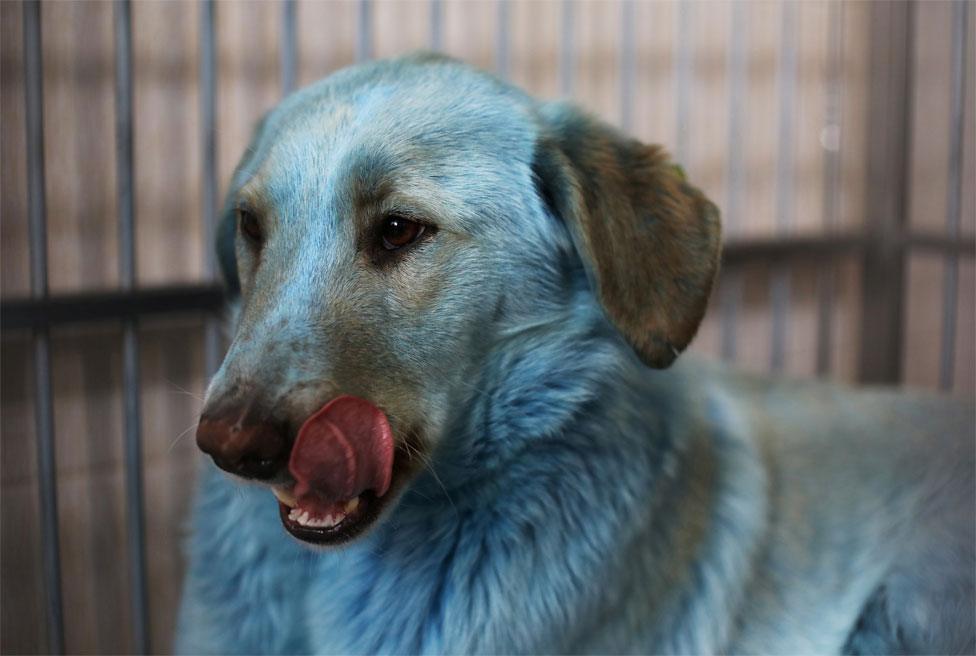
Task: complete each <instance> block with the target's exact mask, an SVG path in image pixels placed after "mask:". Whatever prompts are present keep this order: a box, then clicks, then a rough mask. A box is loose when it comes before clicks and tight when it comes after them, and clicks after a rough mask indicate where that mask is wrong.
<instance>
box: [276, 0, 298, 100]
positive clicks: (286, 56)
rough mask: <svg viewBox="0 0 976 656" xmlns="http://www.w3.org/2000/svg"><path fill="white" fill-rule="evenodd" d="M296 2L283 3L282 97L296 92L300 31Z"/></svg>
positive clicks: (281, 48)
mask: <svg viewBox="0 0 976 656" xmlns="http://www.w3.org/2000/svg"><path fill="white" fill-rule="evenodd" d="M295 14H296V11H295V0H284V2H282V3H281V43H280V44H279V45H280V48H279V49H280V51H281V95H282V96H287V95H288V94H289V93H291V92H292V91H294V90H295V69H296V67H297V64H296V62H297V60H298V30H297V27H296V16H295Z"/></svg>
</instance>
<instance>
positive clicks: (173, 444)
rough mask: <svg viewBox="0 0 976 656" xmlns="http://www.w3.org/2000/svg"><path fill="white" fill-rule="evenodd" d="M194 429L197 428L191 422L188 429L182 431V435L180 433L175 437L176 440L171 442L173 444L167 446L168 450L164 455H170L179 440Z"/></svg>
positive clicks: (194, 423)
mask: <svg viewBox="0 0 976 656" xmlns="http://www.w3.org/2000/svg"><path fill="white" fill-rule="evenodd" d="M196 427H197V424H196V422H193V423H192V424H190V426H189V428H187V429H186V430H185V431H183V432H182V433H180V434H179V435H177V436H176V439H175V440H173V442H172V443H171V444H170V445H169V448H168V449H166V453H170V452H171V451H172V450H173V448H174V447H175V446H176V443H177V442H179V441H180V440H181V439H183V437H184V436H185V435H186V434H187V433H189V432H190V431H191V430H193V429H194V428H196Z"/></svg>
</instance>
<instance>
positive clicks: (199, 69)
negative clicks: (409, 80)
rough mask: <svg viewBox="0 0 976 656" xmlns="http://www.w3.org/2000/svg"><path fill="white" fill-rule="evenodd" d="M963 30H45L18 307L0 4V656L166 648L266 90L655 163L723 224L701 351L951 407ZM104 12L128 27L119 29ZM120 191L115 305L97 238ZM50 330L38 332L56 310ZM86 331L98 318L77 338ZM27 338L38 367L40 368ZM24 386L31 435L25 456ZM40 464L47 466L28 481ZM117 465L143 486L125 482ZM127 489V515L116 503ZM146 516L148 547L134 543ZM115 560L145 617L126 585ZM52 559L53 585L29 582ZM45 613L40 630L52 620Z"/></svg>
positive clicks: (18, 123)
mask: <svg viewBox="0 0 976 656" xmlns="http://www.w3.org/2000/svg"><path fill="white" fill-rule="evenodd" d="M974 9H976V8H974V7H971V6H969V7H967V6H966V5H964V4H963V3H962V2H918V3H910V2H898V3H890V4H889V3H882V2H876V3H864V2H859V3H850V4H848V3H844V4H841V3H832V2H820V1H817V0H807V1H805V2H802V3H792V2H790V3H783V2H711V1H702V2H689V3H670V2H642V1H638V0H633V1H631V0H593V1H585V2H584V1H574V0H567V1H556V0H552V1H535V0H507V1H506V0H498V1H496V0H332V1H321V2H313V1H309V0H299V1H297V2H236V1H228V2H220V3H217V4H216V5H207V4H195V3H194V4H191V3H183V2H157V1H144V2H137V3H133V4H132V5H131V6H129V5H124V4H112V3H107V2H50V3H45V4H43V5H42V6H41V7H40V11H39V26H40V32H39V34H40V37H41V41H40V43H41V46H40V50H39V52H40V54H41V63H40V69H39V70H40V76H39V78H38V79H39V82H40V84H39V87H38V88H39V90H40V92H41V95H42V97H43V115H42V116H41V115H39V114H38V115H37V116H38V117H40V119H41V120H40V127H41V128H42V129H43V156H44V157H43V160H44V162H43V163H44V173H45V180H44V187H43V192H44V194H43V197H44V200H45V201H46V221H47V234H46V239H45V240H44V242H43V243H45V244H46V247H47V251H48V262H47V265H46V267H44V271H46V274H47V277H48V281H47V282H48V290H47V292H46V293H47V294H49V296H48V297H46V296H45V292H44V290H42V289H39V288H38V287H37V285H36V284H35V287H34V300H30V298H31V294H32V285H31V269H30V259H31V249H30V248H29V239H30V231H29V222H28V215H29V196H28V177H29V167H28V159H29V155H31V146H29V145H28V144H29V142H28V138H29V135H28V134H27V131H26V130H25V125H26V123H27V119H28V116H26V111H27V110H26V105H25V103H26V101H27V98H26V95H27V91H28V89H29V86H30V85H29V84H28V83H29V82H30V78H29V77H28V76H27V75H26V74H25V63H26V62H25V52H29V51H30V49H31V44H30V43H29V42H28V43H26V44H25V36H26V35H27V32H29V29H28V30H27V31H25V18H26V17H27V14H29V13H30V8H29V7H28V6H27V5H25V4H24V3H22V2H3V3H0V66H2V68H0V115H2V125H0V184H2V194H0V212H2V215H0V219H2V220H0V243H2V248H0V258H2V259H0V275H2V278H0V280H2V284H0V293H2V301H3V308H2V312H0V317H2V318H3V322H4V324H3V337H2V352H0V357H2V379H0V386H2V408H0V409H2V419H0V431H2V442H0V449H2V469H0V475H2V480H0V491H2V526H0V529H2V534H0V546H2V552H0V577H2V600H0V622H2V632H0V651H2V652H4V653H31V652H43V651H47V650H50V649H54V648H57V647H58V646H59V641H63V642H61V645H62V648H63V649H64V650H66V651H68V652H71V653H96V652H99V653H105V652H113V653H119V652H127V651H143V650H145V649H147V648H148V649H151V650H152V651H162V652H164V651H167V650H168V649H169V648H170V647H171V644H172V642H171V637H172V632H173V627H174V621H175V608H176V604H177V602H178V598H179V592H180V585H181V576H182V567H183V559H182V556H181V552H180V545H181V541H182V539H183V532H182V527H183V522H184V518H185V516H186V512H187V509H188V506H189V501H190V497H191V494H192V490H193V480H194V475H195V470H196V468H197V466H198V464H199V461H200V459H201V456H200V455H199V454H198V453H197V451H196V449H195V446H194V440H193V429H194V427H195V422H196V415H197V412H198V410H199V408H200V400H201V396H202V394H203V390H204V388H205V385H206V380H207V371H208V370H212V367H213V365H214V361H215V358H218V357H219V348H220V343H221V341H220V340H219V339H217V340H215V339H214V331H213V327H214V325H215V320H214V317H215V316H216V315H217V314H219V294H218V292H217V289H216V286H215V282H214V279H213V277H212V261H211V260H208V256H207V253H208V252H209V237H208V236H207V235H208V225H209V217H210V208H212V206H213V204H214V203H215V202H219V201H217V200H215V197H217V196H219V194H221V193H223V190H224V189H225V188H226V185H227V182H228V180H229V177H230V174H231V171H232V169H233V167H234V165H235V163H236V161H237V159H238V158H239V157H240V155H241V153H242V150H243V148H244V145H245V144H246V142H247V138H248V133H249V131H250V129H251V128H252V127H253V126H254V124H255V122H256V121H257V119H258V118H259V117H260V116H261V115H262V113H263V112H265V111H266V110H267V109H269V108H270V107H272V106H273V105H274V104H275V103H276V102H277V101H278V100H279V99H280V98H281V97H282V94H283V93H284V92H285V90H286V89H287V88H289V87H291V86H295V85H298V86H300V85H304V84H307V83H309V82H312V81H314V80H316V79H318V78H320V77H322V76H325V75H327V74H328V73H329V72H331V71H333V70H336V69H338V68H340V67H343V66H346V65H349V64H352V63H354V62H356V61H357V60H362V59H367V58H372V57H388V56H394V55H397V54H400V53H404V52H409V51H412V50H416V49H419V48H433V49H438V50H442V51H444V52H447V53H449V54H451V55H454V56H456V57H459V58H461V59H463V60H465V61H467V62H470V63H472V64H474V65H476V66H479V67H482V68H485V69H488V70H492V71H495V72H496V73H497V74H499V75H500V76H502V77H505V78H507V79H509V80H510V81H512V82H513V83H515V84H517V85H520V86H522V87H524V88H525V89H527V90H528V91H529V92H531V93H533V94H536V95H538V96H540V97H544V98H556V97H571V98H573V99H575V100H576V101H577V102H579V103H580V104H582V105H583V106H585V107H587V108H588V109H590V110H592V111H593V112H595V113H597V114H598V115H600V116H602V117H603V118H605V119H606V120H607V121H610V122H611V123H614V124H617V125H619V126H621V127H623V128H624V129H626V130H627V131H629V132H630V133H632V134H634V135H635V136H637V137H639V138H641V139H644V140H646V141H651V142H658V143H663V144H665V145H666V146H667V147H668V148H669V149H670V150H671V151H672V152H673V153H674V155H675V157H676V159H677V160H678V161H679V162H681V164H682V165H683V166H684V168H685V169H686V171H687V172H688V174H689V176H690V177H691V179H692V180H693V181H695V182H696V183H697V184H698V185H699V186H701V187H702V188H704V189H705V190H706V192H707V193H708V195H709V196H710V197H711V198H712V199H713V200H715V201H716V202H717V203H718V204H719V205H720V206H721V208H722V210H723V218H724V222H725V235H726V241H727V252H726V259H725V263H724V268H723V273H722V277H721V282H720V284H719V286H718V288H717V289H716V291H715V293H714V295H713V301H712V308H711V309H710V311H709V314H708V316H707V318H706V322H705V325H704V326H703V328H702V330H701V332H700V334H699V337H698V338H697V340H696V341H695V343H694V350H696V351H698V352H699V353H701V354H703V355H705V356H707V357H715V358H725V359H726V360H729V361H731V362H734V363H735V364H736V366H740V367H744V368H746V369H750V370H753V371H757V372H771V373H773V374H774V375H781V376H790V377H813V376H822V377H827V378H834V379H838V380H841V381H845V382H885V383H890V384H898V385H909V386H914V387H922V388H929V389H940V388H941V389H943V390H946V391H948V392H950V393H952V394H956V395H959V396H964V397H970V398H972V396H973V391H974V389H976V354H974V341H976V336H974V326H976V321H974V286H976V270H974V260H973V255H974V252H973V251H974V246H973V245H974V234H976V184H974V181H976V175H974V174H976V163H974V157H976V135H974V126H976V122H974V116H973V112H974V102H973V101H974V89H976V84H973V83H972V82H973V80H972V75H973V70H972V65H971V64H972V62H973V60H974V39H973V34H974V26H976V11H974ZM120 12H124V13H126V15H127V16H128V17H129V19H130V21H131V22H130V23H128V24H125V23H124V22H123V23H116V20H118V19H119V16H120ZM210 18H212V19H213V22H212V23H210ZM119 25H123V27H122V29H123V32H126V33H128V34H130V35H131V54H132V58H131V60H128V61H129V63H130V64H131V71H130V78H129V79H131V82H132V87H131V101H132V106H131V115H130V114H126V112H125V108H124V107H123V108H122V110H121V111H122V116H123V118H124V117H125V116H131V118H132V130H131V136H132V140H131V142H129V145H131V150H126V147H125V143H126V135H127V134H128V132H127V130H126V128H125V123H124V121H123V122H122V123H117V121H118V120H119V118H120V113H119V112H120V110H119V109H118V108H117V105H116V100H117V98H118V95H117V94H119V93H122V94H123V95H125V89H124V88H120V83H119V82H118V80H119V79H123V78H124V77H125V75H124V74H123V78H118V77H117V71H116V68H115V67H116V63H117V62H116V55H117V54H118V53H119V52H123V53H124V50H123V51H119V50H118V46H117V37H118V36H119V34H120V33H119V32H117V30H118V29H119ZM26 38H27V39H28V41H29V40H30V37H26ZM25 45H26V46H27V48H26V49H25ZM211 46H212V47H213V52H212V54H213V55H214V58H213V60H212V62H213V67H212V68H208V62H209V61H210V60H209V59H208V54H209V51H208V48H210V47H211ZM122 47H123V48H124V45H123V46H122ZM967 63H968V64H967ZM966 65H968V68H966ZM208 72H212V73H214V74H215V83H214V86H213V87H210V86H208ZM211 88H212V90H213V91H215V95H214V96H211V95H210V94H209V91H210V90H211ZM211 102H213V103H214V104H213V105H210V103H211ZM208 107H212V108H213V110H214V113H213V116H212V118H213V123H212V124H211V122H210V114H209V113H208ZM119 126H121V127H119ZM120 130H121V132H120ZM208 135H211V136H212V137H213V141H212V148H208V146H207V143H208V141H207V136H208ZM120 137H121V142H122V143H123V147H122V149H120V148H119V146H118V144H119V142H120ZM126 153H130V154H131V156H132V168H131V172H132V181H133V183H134V184H133V186H132V187H129V186H128V185H127V184H126V183H125V175H126V173H125V172H126V171H127V170H129V169H128V167H127V166H126V163H127V161H128V160H127V155H126ZM37 154H38V153H37V152H34V153H33V155H34V156H35V157H36V155H37ZM120 158H121V159H120ZM210 158H212V159H210ZM129 190H131V191H132V192H133V194H134V195H133V196H131V199H132V206H131V209H132V212H131V216H132V217H133V218H134V226H135V232H134V242H133V248H134V250H133V255H134V260H133V261H132V264H134V270H133V275H132V278H134V280H132V281H131V282H133V283H134V285H130V284H129V282H130V276H129V275H128V274H127V268H126V267H127V257H128V255H127V253H126V236H125V234H124V231H123V233H120V218H121V219H124V218H125V216H128V212H127V211H126V210H125V209H124V208H125V207H127V206H126V202H127V201H126V198H127V194H126V192H127V191H129ZM123 223H124V220H123ZM36 275H37V274H36V272H35V277H36ZM35 283H36V281H35ZM130 287H132V289H129V288H130ZM167 294H168V295H167ZM160 298H163V299H164V300H165V302H163V301H160V300H159V299H160ZM147 299H149V300H147ZM153 299H155V300H153ZM61 300H64V302H65V303H66V304H65V305H63V306H62V311H61V313H60V314H58V312H56V311H55V310H52V309H51V307H52V303H56V302H60V301H61ZM86 308H87V309H86ZM120 308H122V309H120ZM125 308H130V310H126V309H125ZM131 308H135V309H131ZM139 308H142V309H139ZM129 312H132V313H134V314H129ZM86 314H99V315H100V316H101V317H102V320H100V321H84V322H82V321H79V320H78V319H81V318H83V317H84V316H85V315H86ZM126 326H128V327H126ZM208 326H209V328H208ZM208 335H209V337H208ZM38 340H42V341H44V342H46V343H47V346H46V347H45V349H47V355H48V356H49V361H50V364H49V367H46V366H45V363H44V362H43V361H41V362H39V361H37V360H36V355H37V354H38V353H39V351H38V350H37V348H38V343H39V342H38ZM126 340H129V341H128V342H127V341H126ZM126 343H128V345H129V347H128V348H129V349H130V352H129V354H128V355H126V347H125V344H126ZM208 344H209V346H208ZM133 363H135V365H137V367H136V368H135V369H133V368H132V364H133ZM45 371H47V372H49V374H50V383H51V389H50V392H51V394H50V401H51V404H52V405H51V407H52V415H51V416H52V418H53V430H52V431H50V432H45V431H44V430H42V431H40V433H39V431H38V426H40V425H43V424H44V422H45V418H44V412H43V410H44V398H43V397H44V394H43V385H41V386H40V387H39V386H38V385H37V383H38V382H41V383H43V382H44V372H45ZM38 376H40V377H41V378H38ZM38 390H41V392H42V394H41V397H42V398H41V403H40V404H39V403H38ZM133 400H134V404H133ZM39 410H40V412H39ZM134 420H136V421H135V423H133V421H134ZM43 434H47V435H49V436H50V437H51V439H52V440H53V450H52V451H43V450H42V452H40V455H39V452H38V450H37V444H38V435H43ZM127 439H128V440H129V441H128V442H127V441H126V440H127ZM133 440H135V442H133ZM42 443H43V441H42ZM133 444H136V445H137V446H139V445H141V451H140V450H139V449H136V450H135V451H133V450H132V449H133ZM127 454H128V457H129V458H130V461H131V460H132V459H133V458H135V462H136V463H138V465H139V466H137V467H134V468H133V467H132V466H131V464H130V467H129V469H128V470H127V468H126V466H125V461H126V457H127ZM45 463H48V464H49V465H51V470H50V476H48V478H47V481H48V483H49V484H50V483H53V484H54V486H53V490H54V494H53V497H52V498H53V500H54V501H56V503H57V506H58V513H57V515H56V517H54V518H50V517H48V515H46V514H45V511H44V509H45V508H46V509H48V510H49V509H50V505H47V506H44V503H43V499H44V497H43V494H41V493H40V491H41V490H44V489H51V487H48V488H45V487H44V480H45V479H44V478H43V477H41V478H40V479H39V475H38V471H39V466H40V468H41V470H42V471H43V470H44V465H45ZM140 481H141V482H142V484H143V485H142V489H143V490H144V497H143V498H142V500H141V503H139V502H138V500H139V498H140V497H139V496H138V495H136V496H135V497H133V494H132V490H133V489H136V490H137V491H138V488H133V487H132V485H138V483H139V482H140ZM127 490H128V491H127ZM133 498H135V499H136V500H137V503H136V505H137V506H138V507H137V508H135V509H133V507H132V506H133V504H132V503H131V500H132V499H133ZM42 506H43V507H42ZM140 510H141V511H144V514H143V515H141V514H140V512H139V511H140ZM140 516H141V521H142V522H144V534H143V535H144V539H145V542H144V545H143V543H141V542H140V541H139V530H138V526H137V527H136V529H135V531H133V524H132V518H136V519H139V518H140ZM46 517H47V518H48V519H49V520H50V521H49V522H48V524H47V526H48V529H47V530H48V533H47V534H51V528H52V526H53V528H56V529H57V530H58V535H59V537H58V541H57V544H56V545H52V546H54V547H55V548H54V549H49V550H48V551H45V549H44V544H43V541H42V537H41V530H42V526H44V523H45V518H46ZM133 545H135V548H134V549H133V548H132V546H133ZM139 553H143V554H144V558H145V568H146V569H145V574H146V576H145V584H146V585H145V588H144V589H141V588H140V587H139V585H138V584H137V585H133V581H134V573H137V572H138V571H139V565H140V563H139V556H138V554H139ZM45 554H47V556H48V557H55V556H56V557H57V558H58V563H57V564H59V565H60V573H59V575H58V576H57V577H55V578H54V580H53V581H52V576H51V575H50V573H51V572H52V571H53V570H52V569H50V568H51V563H52V561H51V560H48V561H47V562H48V568H49V569H48V570H47V572H48V573H49V574H48V576H47V578H45V574H44V572H45V569H44V558H45ZM135 578H138V577H135ZM53 582H59V583H60V586H59V589H60V591H61V592H60V594H61V599H60V603H59V604H55V605H54V606H52V604H51V602H52V600H53V601H57V597H56V595H55V594H54V593H53V592H52V590H54V588H52V587H51V585H52V583H53ZM140 600H144V601H145V603H142V602H141V601H140ZM56 607H60V608H61V610H62V623H63V630H59V628H58V626H57V624H58V623H57V622H54V623H52V622H51V621H50V619H51V618H52V617H56V615H57V608H56ZM52 613H53V615H52ZM141 618H145V620H146V624H145V626H143V624H142V623H141V622H140V619H141Z"/></svg>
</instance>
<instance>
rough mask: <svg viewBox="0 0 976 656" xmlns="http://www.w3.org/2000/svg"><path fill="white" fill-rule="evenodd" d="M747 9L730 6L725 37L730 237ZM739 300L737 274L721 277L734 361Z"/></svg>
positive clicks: (729, 354) (735, 208)
mask: <svg viewBox="0 0 976 656" xmlns="http://www.w3.org/2000/svg"><path fill="white" fill-rule="evenodd" d="M747 7H748V5H747V4H746V3H744V2H736V3H732V5H731V11H732V23H731V33H730V34H729V59H728V79H729V107H728V111H729V113H728V125H729V134H728V142H727V146H726V150H727V155H726V157H727V159H726V180H727V181H728V192H727V193H728V196H727V199H726V203H725V221H724V223H725V231H726V234H727V235H734V234H735V233H736V232H738V231H739V230H740V229H741V226H740V225H739V222H740V221H741V214H742V208H741V202H742V188H743V186H744V185H745V167H744V166H743V165H742V150H743V147H744V139H743V136H744V135H743V134H742V124H743V121H742V118H743V110H744V107H743V104H744V101H745V98H744V95H745V94H744V91H745V86H746V52H745V45H746V35H745V31H746V15H745V11H746V9H747ZM741 297H742V280H741V276H740V274H739V273H737V272H736V273H732V274H730V275H726V276H725V280H724V284H723V285H722V296H721V302H720V305H719V308H720V312H721V321H722V329H721V330H722V340H721V343H722V346H721V349H722V357H723V358H725V359H726V360H735V357H736V341H737V340H736V324H737V314H738V307H739V299H740V298H741Z"/></svg>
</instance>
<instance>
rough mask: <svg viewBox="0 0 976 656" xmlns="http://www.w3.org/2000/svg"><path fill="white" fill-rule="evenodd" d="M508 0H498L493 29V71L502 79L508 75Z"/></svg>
mask: <svg viewBox="0 0 976 656" xmlns="http://www.w3.org/2000/svg"><path fill="white" fill-rule="evenodd" d="M508 9H509V7H508V0H498V27H497V30H496V31H495V73H496V74H497V75H498V77H500V78H502V79H503V80H505V79H508V75H509V64H510V62H509V55H510V53H509V47H510V44H509V29H510V26H509V11H508Z"/></svg>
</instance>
